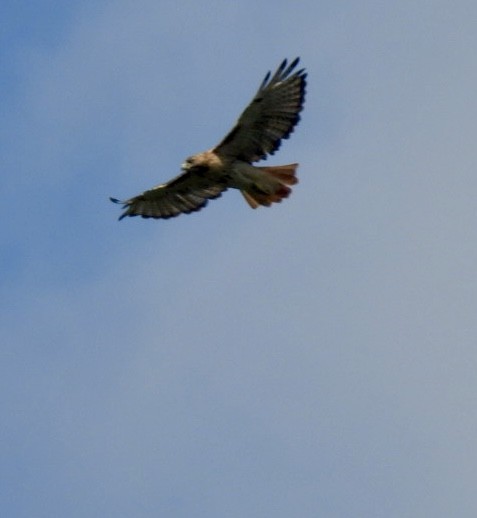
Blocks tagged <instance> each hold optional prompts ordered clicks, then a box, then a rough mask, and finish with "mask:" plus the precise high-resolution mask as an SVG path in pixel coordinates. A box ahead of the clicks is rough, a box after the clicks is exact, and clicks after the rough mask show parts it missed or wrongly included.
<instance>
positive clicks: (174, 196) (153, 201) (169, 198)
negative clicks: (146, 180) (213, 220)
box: [110, 172, 227, 220]
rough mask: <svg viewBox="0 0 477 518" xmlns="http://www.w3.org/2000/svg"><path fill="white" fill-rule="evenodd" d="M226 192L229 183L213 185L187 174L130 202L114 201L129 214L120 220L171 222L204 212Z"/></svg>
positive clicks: (207, 180)
mask: <svg viewBox="0 0 477 518" xmlns="http://www.w3.org/2000/svg"><path fill="white" fill-rule="evenodd" d="M226 189H227V185H226V184H225V183H217V182H214V183H212V182H211V181H210V179H207V178H204V177H203V176H200V175H198V174H197V173H194V172H186V173H183V174H181V175H179V176H178V177H176V178H174V179H173V180H171V181H170V182H167V183H165V184H162V185H158V186H157V187H154V188H152V189H150V190H148V191H145V192H143V193H142V194H140V195H139V196H135V197H134V198H131V199H130V200H126V201H120V200H117V199H116V198H110V200H111V201H113V202H114V203H122V204H123V208H124V209H125V211H124V212H123V214H121V216H120V217H119V219H120V220H121V219H123V218H124V217H126V216H142V217H143V218H156V219H161V218H162V219H168V218H173V217H175V216H178V215H179V214H182V213H184V214H189V213H190V212H195V211H198V210H200V209H202V207H205V206H206V205H207V202H208V201H209V200H211V199H214V198H218V197H219V196H220V195H221V194H222V192H223V191H225V190H226Z"/></svg>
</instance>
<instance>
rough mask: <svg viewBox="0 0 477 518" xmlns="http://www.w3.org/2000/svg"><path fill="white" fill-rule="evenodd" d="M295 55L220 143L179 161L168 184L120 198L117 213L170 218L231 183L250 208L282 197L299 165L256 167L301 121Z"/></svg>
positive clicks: (302, 78) (301, 85) (302, 80)
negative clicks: (177, 172)
mask: <svg viewBox="0 0 477 518" xmlns="http://www.w3.org/2000/svg"><path fill="white" fill-rule="evenodd" d="M298 61H299V58H296V59H295V60H294V61H292V62H291V63H290V64H288V63H287V60H286V59H285V60H284V61H283V62H282V64H281V65H280V66H279V67H278V69H277V71H276V72H275V73H274V74H273V76H271V74H270V72H268V74H267V75H266V76H265V79H264V80H263V81H262V83H261V85H260V87H259V89H258V91H257V93H256V95H255V97H254V98H253V100H252V102H251V103H250V104H249V105H248V106H247V108H246V109H245V111H244V112H243V113H242V115H241V116H240V117H239V119H238V121H237V123H236V125H235V127H234V128H233V129H232V131H231V132H230V133H229V134H228V135H227V136H226V137H225V138H224V139H223V140H222V142H221V143H220V144H219V145H218V146H216V147H214V148H212V149H210V150H209V151H204V152H203V153H198V154H197V155H193V156H191V157H189V158H187V160H186V161H185V162H184V163H183V164H182V174H180V175H179V176H178V177H176V178H174V179H173V180H170V181H169V182H167V183H164V184H161V185H158V186H157V187H153V188H152V189H150V190H149V191H145V192H143V193H142V194H140V195H138V196H135V197H134V198H131V199H129V200H126V201H119V200H117V199H115V198H111V201H113V202H115V203H122V204H123V208H124V209H125V211H124V212H123V214H122V215H121V216H120V218H119V219H122V218H124V217H126V216H142V217H143V218H164V219H166V218H172V217H174V216H178V215H179V214H181V213H186V214H188V213H190V212H194V211H197V210H200V209H201V208H202V207H205V205H207V202H208V201H209V200H211V199H213V198H218V197H219V196H220V195H221V194H222V192H223V191H225V190H227V189H228V188H229V187H232V188H234V189H239V190H240V191H241V193H242V194H243V196H244V198H245V200H246V201H247V202H248V204H249V205H250V206H251V207H252V208H253V209H255V208H257V207H258V206H259V205H264V206H266V207H268V206H270V205H271V204H272V203H274V202H280V201H282V199H283V198H286V197H287V196H288V195H289V194H290V192H291V189H290V187H289V186H290V185H294V184H296V183H297V182H298V180H297V177H296V169H297V167H298V164H288V165H279V166H269V167H255V166H253V165H252V163H253V162H257V161H258V160H263V159H266V157H267V155H273V153H275V151H276V150H277V149H278V148H279V147H280V143H281V140H282V139H286V138H288V137H289V136H290V134H291V132H292V131H293V128H294V127H295V125H296V124H297V123H298V121H299V120H300V115H299V113H300V112H301V110H302V109H303V102H304V98H305V85H306V73H305V70H304V69H301V70H298V71H294V70H295V68H296V66H297V64H298Z"/></svg>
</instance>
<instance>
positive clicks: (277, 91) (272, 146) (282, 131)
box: [214, 58, 306, 162]
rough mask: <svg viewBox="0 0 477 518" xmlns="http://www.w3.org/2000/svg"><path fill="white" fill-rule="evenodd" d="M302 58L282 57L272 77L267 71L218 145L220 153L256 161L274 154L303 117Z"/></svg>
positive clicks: (216, 149) (303, 73) (303, 79)
mask: <svg viewBox="0 0 477 518" xmlns="http://www.w3.org/2000/svg"><path fill="white" fill-rule="evenodd" d="M298 62H299V58H296V59H295V60H293V61H292V62H291V63H290V64H288V62H287V60H286V59H285V60H283V61H282V63H281V64H280V66H279V67H278V68H277V70H276V72H275V73H274V74H273V76H271V73H270V72H268V73H267V75H266V76H265V78H264V80H263V81H262V83H261V84H260V87H259V89H258V91H257V93H256V95H255V97H254V98H253V100H252V102H251V103H250V104H249V105H248V106H247V108H246V109H245V110H244V111H243V113H242V115H241V116H240V117H239V119H238V121H237V123H236V125H235V127H234V128H233V129H232V131H230V132H229V133H228V135H227V136H226V137H225V138H224V139H223V140H222V142H221V143H220V144H219V145H218V146H216V147H215V149H214V151H215V152H216V153H218V154H222V155H226V156H230V157H236V158H238V159H239V160H244V161H247V162H256V161H257V160H262V159H264V158H266V156H267V155H272V154H273V153H274V152H275V151H276V150H277V149H278V148H279V147H280V143H281V141H282V140H283V139H287V138H288V137H289V136H290V134H291V132H292V131H293V128H294V127H295V126H296V124H297V123H298V121H299V120H300V115H299V113H300V112H301V110H302V109H303V103H304V99H305V86H306V73H305V69H301V70H297V71H295V72H293V71H294V69H295V67H296V66H297V64H298Z"/></svg>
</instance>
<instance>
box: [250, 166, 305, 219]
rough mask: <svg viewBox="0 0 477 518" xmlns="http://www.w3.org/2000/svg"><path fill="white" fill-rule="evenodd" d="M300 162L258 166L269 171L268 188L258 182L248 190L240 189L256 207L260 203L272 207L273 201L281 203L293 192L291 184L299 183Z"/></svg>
mask: <svg viewBox="0 0 477 518" xmlns="http://www.w3.org/2000/svg"><path fill="white" fill-rule="evenodd" d="M297 168H298V164H288V165H277V166H267V167H257V169H259V170H260V171H263V172H264V173H267V175H269V177H267V178H266V180H267V181H266V182H264V184H265V183H266V185H267V188H262V187H260V186H259V185H257V184H256V183H255V184H254V185H253V186H252V187H250V188H249V189H247V190H242V191H240V192H241V193H242V194H243V197H244V198H245V201H246V202H247V203H248V204H249V205H250V207H252V209H256V208H257V207H259V206H260V205H263V206H264V207H270V205H271V204H272V203H280V202H281V201H282V200H283V199H284V198H288V196H289V195H290V193H291V189H290V187H288V186H289V185H295V184H297V183H298V178H297V177H296V170H297Z"/></svg>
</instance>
